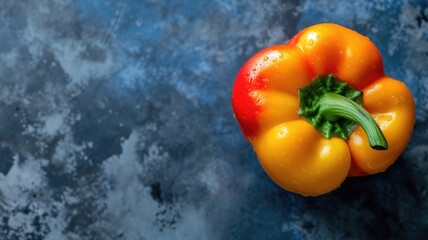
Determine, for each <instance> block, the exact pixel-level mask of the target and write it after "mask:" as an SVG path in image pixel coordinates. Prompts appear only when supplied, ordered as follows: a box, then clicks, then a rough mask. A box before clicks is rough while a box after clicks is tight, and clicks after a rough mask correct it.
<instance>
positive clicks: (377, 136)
mask: <svg viewBox="0 0 428 240" xmlns="http://www.w3.org/2000/svg"><path fill="white" fill-rule="evenodd" d="M318 104H319V110H318V111H319V113H320V114H321V115H322V116H323V117H324V118H325V119H326V120H328V121H336V120H337V119H338V118H346V119H349V120H351V121H353V122H355V123H357V124H358V125H360V126H361V127H362V128H363V129H364V131H365V132H366V134H367V137H368V140H369V144H370V147H372V148H373V149H376V150H386V149H388V143H387V142H386V139H385V136H384V135H383V133H382V131H381V130H380V128H379V126H378V125H377V123H376V121H375V120H374V119H373V117H372V116H371V115H370V114H369V113H368V112H367V111H366V110H365V109H364V108H363V107H361V106H360V105H358V104H357V103H355V102H354V101H352V100H350V99H348V98H346V97H344V96H342V95H339V94H337V93H333V92H326V93H324V95H323V96H322V97H321V98H320V100H319V102H318Z"/></svg>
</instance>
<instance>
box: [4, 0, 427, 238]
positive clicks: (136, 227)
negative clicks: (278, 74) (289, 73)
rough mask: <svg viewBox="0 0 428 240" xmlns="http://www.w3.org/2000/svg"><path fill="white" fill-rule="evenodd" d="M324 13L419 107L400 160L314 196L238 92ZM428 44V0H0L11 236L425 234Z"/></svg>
mask: <svg viewBox="0 0 428 240" xmlns="http://www.w3.org/2000/svg"><path fill="white" fill-rule="evenodd" d="M319 22H335V23H339V24H342V25H344V26H346V27H350V28H353V29H355V30H357V31H359V32H361V33H362V34H364V35H367V36H368V37H369V38H370V39H371V40H372V41H373V42H375V44H376V45H377V46H378V47H379V49H380V51H381V53H382V55H383V58H384V63H385V70H386V72H387V73H388V74H389V75H391V76H392V77H394V78H396V79H400V80H402V81H404V82H405V83H406V84H407V85H408V86H409V88H410V89H411V91H412V92H413V94H414V96H415V100H416V103H417V123H416V126H415V132H414V134H413V137H412V140H411V142H410V145H409V146H408V147H407V149H406V150H405V152H404V153H403V155H402V156H401V157H400V158H399V160H398V161H397V163H396V164H395V165H394V166H393V167H391V168H390V169H389V171H388V172H386V173H382V174H378V175H375V176H371V177H366V178H357V179H349V180H346V181H345V183H344V184H343V185H342V187H341V188H340V189H338V190H337V191H334V192H332V193H330V194H328V195H325V196H322V197H318V198H304V197H301V196H298V195H295V194H292V193H288V192H286V191H284V190H282V189H280V188H279V187H278V186H276V185H275V184H274V183H272V182H271V180H269V178H268V177H267V176H266V174H265V173H264V172H263V170H262V168H261V167H260V165H259V163H258V161H257V158H256V156H255V153H254V152H253V150H252V147H251V145H250V144H249V143H248V142H246V141H245V139H244V138H243V136H242V134H241V133H240V130H239V126H238V125H237V123H236V121H235V119H234V117H233V113H232V109H231V105H230V94H231V90H232V85H233V81H234V78H235V75H236V74H237V72H238V70H239V68H240V67H241V66H242V64H243V63H244V62H245V61H246V60H247V59H248V58H249V57H251V56H252V55H253V54H254V53H256V52H258V51H259V50H261V49H262V48H264V47H266V46H269V45H274V44H279V43H285V42H287V41H288V40H289V39H290V38H291V37H292V36H293V35H294V34H295V33H297V32H298V30H300V29H302V28H304V27H306V26H309V25H311V24H315V23H319ZM427 59H428V3H427V2H426V1H424V0H419V1H417V0H404V1H394V0H389V1H387V0H385V1H382V0H376V1H365V0H356V1H347V2H343V1H328V0H325V1H309V0H306V1H298V0H292V1H279V0H278V1H264V2H262V1H250V0H232V1H226V0H224V1H222V0H215V1H191V0H183V1H172V0H168V1H156V0H146V1H137V0H135V1H133V0H121V1H119V0H116V1H114V0H110V1H108V0H107V1H101V0H96V1H93V0H91V1H87V0H78V1H68V0H63V1H61V0H38V1H15V0H3V1H1V2H0V239H55V240H56V239H58V240H61V239H146V240H149V239H210V240H211V239H422V237H423V236H428V201H427V200H428V196H427V184H428V145H427V144H428V143H427V142H428V132H427V126H428V122H427V121H428V120H427V118H428V61H427Z"/></svg>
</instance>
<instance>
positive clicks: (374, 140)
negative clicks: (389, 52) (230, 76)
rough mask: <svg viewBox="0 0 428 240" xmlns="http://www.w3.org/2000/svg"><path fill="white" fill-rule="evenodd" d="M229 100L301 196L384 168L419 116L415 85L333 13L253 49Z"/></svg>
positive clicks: (265, 160) (263, 157)
mask: <svg viewBox="0 0 428 240" xmlns="http://www.w3.org/2000/svg"><path fill="white" fill-rule="evenodd" d="M232 107H233V111H234V114H235V117H236V119H237V121H238V123H239V125H240V127H241V130H242V132H243V134H244V136H245V137H246V138H247V139H248V140H249V142H250V143H251V144H252V145H253V147H254V150H255V152H256V154H257V157H258V159H259V161H260V163H261V166H262V167H263V169H264V170H265V172H266V173H267V174H268V176H269V177H270V178H271V179H272V180H273V181H274V182H275V183H277V184H278V185H279V186H281V187H282V188H284V189H286V190H288V191H291V192H294V193H298V194H300V195H303V196H318V195H322V194H325V193H328V192H330V191H332V190H335V189H337V188H338V187H339V186H340V185H341V184H342V182H343V181H344V180H345V179H346V178H347V177H348V176H363V175H370V174H376V173H380V172H383V171H385V170H386V169H387V168H388V167H389V166H390V165H392V164H393V163H394V161H395V160H396V159H397V158H398V157H399V155H400V154H401V153H402V152H403V151H404V149H405V147H406V145H407V143H408V142H409V140H410V137H411V134H412V131H413V126H414V123H415V104H414V100H413V97H412V94H411V92H410V91H409V89H408V88H407V87H406V86H405V84H404V83H402V82H400V81H398V80H395V79H393V78H391V77H388V76H387V75H385V73H384V70H383V62H382V57H381V55H380V53H379V51H378V49H377V48H376V46H375V45H374V44H373V43H372V42H371V41H370V40H369V39H368V38H367V37H365V36H362V35H360V34H359V33H357V32H355V31H353V30H351V29H348V28H345V27H342V26H339V25H336V24H330V23H324V24H317V25H313V26H310V27H308V28H306V29H304V30H302V31H300V32H299V33H298V34H297V35H296V36H294V37H293V38H292V39H291V40H290V41H289V42H288V44H284V45H277V46H271V47H268V48H266V49H264V50H262V51H260V52H259V53H257V54H255V55H254V56H253V57H252V58H250V59H249V60H248V61H247V62H246V63H245V64H244V66H243V67H242V68H241V70H240V71H239V73H238V75H237V77H236V80H235V83H234V86H233V91H232Z"/></svg>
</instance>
